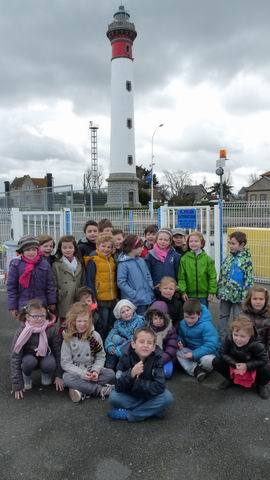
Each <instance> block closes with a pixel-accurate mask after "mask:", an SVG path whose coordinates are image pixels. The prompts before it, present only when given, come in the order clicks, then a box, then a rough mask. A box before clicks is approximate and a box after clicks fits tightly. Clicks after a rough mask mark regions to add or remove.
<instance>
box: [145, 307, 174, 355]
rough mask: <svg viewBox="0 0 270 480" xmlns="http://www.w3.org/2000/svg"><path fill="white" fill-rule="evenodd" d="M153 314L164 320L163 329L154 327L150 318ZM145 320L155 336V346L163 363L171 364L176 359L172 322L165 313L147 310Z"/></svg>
mask: <svg viewBox="0 0 270 480" xmlns="http://www.w3.org/2000/svg"><path fill="white" fill-rule="evenodd" d="M155 312H156V313H157V314H158V315H159V316H160V317H162V318H163V319H164V326H163V327H155V326H154V325H153V322H152V320H151V317H152V315H153V314H155ZM145 320H146V321H147V322H148V323H149V326H150V327H151V328H152V330H153V331H154V332H155V334H156V344H157V345H158V347H160V348H161V350H162V358H163V362H164V363H167V362H171V361H174V360H175V358H176V352H177V349H178V345H177V333H176V330H175V328H174V327H173V325H172V321H171V319H170V317H169V315H167V314H166V313H163V312H161V311H160V310H155V309H152V310H148V311H147V312H146V314H145Z"/></svg>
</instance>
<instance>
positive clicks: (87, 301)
mask: <svg viewBox="0 0 270 480" xmlns="http://www.w3.org/2000/svg"><path fill="white" fill-rule="evenodd" d="M76 302H80V303H83V304H84V305H88V308H89V310H90V312H92V320H93V325H94V327H95V330H96V332H98V333H99V334H100V331H102V325H101V323H100V318H99V314H98V311H97V308H98V305H97V302H96V300H95V295H94V292H93V290H92V289H91V288H88V287H81V288H80V289H79V290H78V293H77V296H76Z"/></svg>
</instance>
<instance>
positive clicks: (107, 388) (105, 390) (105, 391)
mask: <svg viewBox="0 0 270 480" xmlns="http://www.w3.org/2000/svg"><path fill="white" fill-rule="evenodd" d="M112 389H113V385H110V384H109V383H106V385H103V387H101V390H100V392H99V396H100V397H101V400H105V398H107V397H109V396H110V393H111V391H112Z"/></svg>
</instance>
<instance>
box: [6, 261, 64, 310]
mask: <svg viewBox="0 0 270 480" xmlns="http://www.w3.org/2000/svg"><path fill="white" fill-rule="evenodd" d="M26 265H27V264H26V263H25V262H24V261H23V260H22V258H21V257H18V258H14V259H13V260H11V262H10V265H9V272H8V279H7V294H8V309H9V310H20V309H22V308H23V307H24V306H25V305H26V304H27V303H28V302H29V300H33V299H34V298H38V299H39V300H41V301H42V303H43V305H44V307H47V306H48V305H54V304H55V303H56V288H55V284H54V279H53V273H52V269H51V266H50V264H49V263H48V262H47V260H44V258H41V259H40V261H39V262H38V263H37V264H36V265H35V266H34V269H33V270H32V273H31V280H30V284H29V287H28V288H24V287H22V285H20V283H19V277H20V276H21V275H22V274H23V272H24V271H25V268H26Z"/></svg>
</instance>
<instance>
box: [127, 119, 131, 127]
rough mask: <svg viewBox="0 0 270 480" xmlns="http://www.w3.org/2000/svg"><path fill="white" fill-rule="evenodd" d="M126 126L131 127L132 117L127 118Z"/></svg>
mask: <svg viewBox="0 0 270 480" xmlns="http://www.w3.org/2000/svg"><path fill="white" fill-rule="evenodd" d="M127 127H128V128H132V119H131V118H127Z"/></svg>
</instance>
